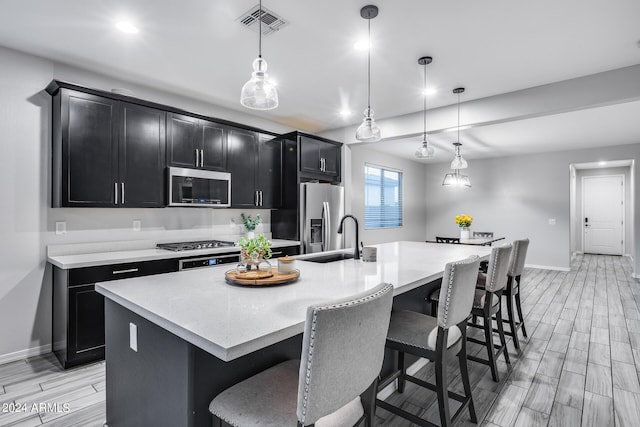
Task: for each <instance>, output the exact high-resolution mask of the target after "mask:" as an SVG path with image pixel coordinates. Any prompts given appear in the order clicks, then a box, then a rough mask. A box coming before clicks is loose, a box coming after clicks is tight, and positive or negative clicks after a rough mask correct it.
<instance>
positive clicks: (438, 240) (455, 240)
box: [436, 236, 460, 243]
mask: <svg viewBox="0 0 640 427" xmlns="http://www.w3.org/2000/svg"><path fill="white" fill-rule="evenodd" d="M436 243H460V238H459V237H440V236H436Z"/></svg>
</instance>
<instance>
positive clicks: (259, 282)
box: [224, 267, 300, 286]
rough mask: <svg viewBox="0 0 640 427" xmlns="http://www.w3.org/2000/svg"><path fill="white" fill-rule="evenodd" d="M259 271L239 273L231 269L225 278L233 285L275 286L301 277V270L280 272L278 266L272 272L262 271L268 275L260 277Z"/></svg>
mask: <svg viewBox="0 0 640 427" xmlns="http://www.w3.org/2000/svg"><path fill="white" fill-rule="evenodd" d="M254 273H258V272H248V273H241V274H238V272H237V271H236V270H229V271H227V272H226V273H224V279H225V280H226V281H227V283H229V284H232V285H241V286H273V285H284V284H286V283H293V282H295V281H296V280H298V278H299V277H300V270H296V271H294V272H292V273H287V274H280V273H278V267H273V268H272V269H271V272H268V271H267V272H261V273H266V274H267V275H268V276H267V277H260V276H261V275H260V274H258V275H257V276H256V274H254Z"/></svg>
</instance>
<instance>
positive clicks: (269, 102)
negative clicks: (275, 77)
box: [240, 57, 278, 110]
mask: <svg viewBox="0 0 640 427" xmlns="http://www.w3.org/2000/svg"><path fill="white" fill-rule="evenodd" d="M240 103H241V104H242V105H244V106H245V107H247V108H251V109H253V110H271V109H274V108H276V107H277V106H278V91H276V88H275V86H274V85H273V84H272V83H271V82H270V81H269V76H268V75H267V61H266V60H264V59H263V58H261V57H258V58H256V59H255V60H254V61H253V73H251V79H250V80H249V81H248V82H246V83H245V84H244V86H242V91H241V92H240Z"/></svg>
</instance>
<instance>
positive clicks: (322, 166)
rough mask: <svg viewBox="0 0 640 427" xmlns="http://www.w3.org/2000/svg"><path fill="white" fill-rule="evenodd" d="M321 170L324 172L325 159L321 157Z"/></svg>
mask: <svg viewBox="0 0 640 427" xmlns="http://www.w3.org/2000/svg"><path fill="white" fill-rule="evenodd" d="M320 170H321V171H322V172H324V157H320Z"/></svg>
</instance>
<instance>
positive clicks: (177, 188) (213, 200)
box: [167, 167, 231, 208]
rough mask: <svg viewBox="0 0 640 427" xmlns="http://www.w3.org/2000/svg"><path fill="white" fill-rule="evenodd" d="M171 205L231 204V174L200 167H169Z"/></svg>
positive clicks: (214, 205) (205, 205)
mask: <svg viewBox="0 0 640 427" xmlns="http://www.w3.org/2000/svg"><path fill="white" fill-rule="evenodd" d="M168 176H169V178H168V179H169V182H168V185H167V187H168V189H169V206H203V207H210V208H228V207H229V206H231V174H230V173H227V172H215V171H207V170H200V169H187V168H174V167H171V168H169V174H168Z"/></svg>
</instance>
